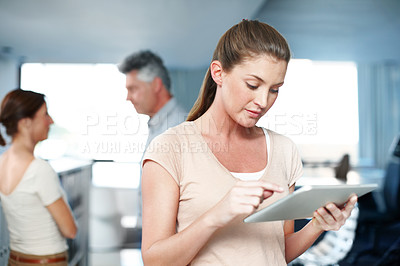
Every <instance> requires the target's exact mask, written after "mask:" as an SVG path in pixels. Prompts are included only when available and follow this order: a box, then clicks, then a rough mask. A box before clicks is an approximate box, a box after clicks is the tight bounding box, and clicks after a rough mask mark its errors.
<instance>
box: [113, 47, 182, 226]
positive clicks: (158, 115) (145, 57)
mask: <svg viewBox="0 0 400 266" xmlns="http://www.w3.org/2000/svg"><path fill="white" fill-rule="evenodd" d="M118 68H119V71H120V72H122V73H123V74H125V76H126V88H127V90H128V94H127V97H126V99H127V100H129V101H130V102H131V103H132V104H133V106H134V107H135V109H136V112H137V113H139V114H145V115H148V116H149V117H150V120H149V122H148V128H149V136H148V138H147V142H146V148H147V147H148V145H149V144H150V142H151V141H152V140H153V138H154V137H156V136H157V135H159V134H161V133H163V132H164V131H165V130H167V129H168V128H170V127H173V126H176V125H178V124H180V123H181V122H183V121H185V120H186V117H187V112H186V111H185V110H184V109H183V108H182V107H181V106H180V105H179V104H178V103H177V101H176V99H175V98H174V97H173V96H172V94H171V79H170V77H169V73H168V70H167V68H166V67H165V66H164V63H163V61H162V59H161V58H160V57H159V56H158V55H156V54H154V53H153V52H151V51H148V50H146V51H140V52H137V53H134V54H132V55H130V56H128V57H126V58H125V60H124V61H123V62H122V63H121V64H120V65H119V66H118ZM141 210H142V201H141V186H139V214H138V221H137V226H138V227H139V228H141V227H142V211H141Z"/></svg>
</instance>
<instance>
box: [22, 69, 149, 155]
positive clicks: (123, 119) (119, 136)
mask: <svg viewBox="0 0 400 266" xmlns="http://www.w3.org/2000/svg"><path fill="white" fill-rule="evenodd" d="M21 87H22V88H23V89H29V90H33V91H37V92H41V93H44V94H45V95H46V96H47V104H48V109H49V113H50V115H51V116H52V118H53V120H54V122H55V124H54V125H53V127H52V128H51V131H50V136H49V139H48V140H47V141H44V142H42V143H40V145H39V146H38V147H37V149H36V152H37V153H39V155H40V156H42V157H45V158H57V157H59V156H62V155H72V156H76V157H80V158H89V159H97V160H114V161H125V162H139V161H140V159H141V156H142V153H143V151H144V147H145V143H146V140H147V136H148V129H147V121H148V117H147V116H145V115H139V114H137V113H136V111H135V109H134V108H133V106H132V104H131V103H130V102H127V101H126V89H125V77H124V75H123V74H121V73H120V72H119V71H118V69H117V68H116V66H115V65H111V64H24V65H23V67H22V73H21Z"/></svg>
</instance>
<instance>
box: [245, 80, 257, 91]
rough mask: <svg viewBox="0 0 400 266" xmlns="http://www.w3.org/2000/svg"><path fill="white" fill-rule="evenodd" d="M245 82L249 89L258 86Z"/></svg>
mask: <svg viewBox="0 0 400 266" xmlns="http://www.w3.org/2000/svg"><path fill="white" fill-rule="evenodd" d="M246 84H247V87H249V89H252V90H255V89H257V88H258V86H255V85H251V84H249V83H247V82H246Z"/></svg>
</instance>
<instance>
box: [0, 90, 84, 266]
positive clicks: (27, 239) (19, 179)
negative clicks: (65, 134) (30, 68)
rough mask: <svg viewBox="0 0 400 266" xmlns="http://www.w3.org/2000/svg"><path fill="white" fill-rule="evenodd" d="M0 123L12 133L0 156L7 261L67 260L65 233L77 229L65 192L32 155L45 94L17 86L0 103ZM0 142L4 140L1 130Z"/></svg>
mask: <svg viewBox="0 0 400 266" xmlns="http://www.w3.org/2000/svg"><path fill="white" fill-rule="evenodd" d="M0 123H1V124H2V125H3V126H4V127H5V130H6V133H7V135H9V136H10V137H11V139H12V141H11V145H10V147H9V148H8V149H7V150H6V151H5V152H4V153H3V154H2V155H1V156H0V197H1V203H2V206H3V210H4V214H5V217H6V220H7V224H8V229H9V233H10V249H11V251H10V258H9V263H8V265H31V264H32V265H37V264H46V265H60V266H61V265H68V253H67V249H68V246H67V243H66V238H74V237H75V235H76V232H77V226H76V224H75V219H74V217H73V214H72V212H71V209H70V207H69V205H68V203H67V199H66V194H65V192H64V190H63V189H62V187H61V184H60V181H59V178H58V176H57V174H56V172H55V171H54V170H53V168H52V167H51V166H50V165H49V164H48V163H47V162H46V161H44V160H42V159H39V158H35V157H34V148H35V146H36V144H37V143H38V142H39V141H42V140H45V139H47V137H48V133H49V129H50V125H51V124H53V119H52V118H51V117H50V115H49V114H48V113H47V105H46V102H45V96H44V95H43V94H40V93H36V92H32V91H24V90H21V89H16V90H13V91H11V92H9V93H8V94H7V95H6V96H5V97H4V99H3V101H2V103H1V107H0ZM0 145H2V146H5V145H6V142H5V140H4V138H3V137H2V136H1V133H0Z"/></svg>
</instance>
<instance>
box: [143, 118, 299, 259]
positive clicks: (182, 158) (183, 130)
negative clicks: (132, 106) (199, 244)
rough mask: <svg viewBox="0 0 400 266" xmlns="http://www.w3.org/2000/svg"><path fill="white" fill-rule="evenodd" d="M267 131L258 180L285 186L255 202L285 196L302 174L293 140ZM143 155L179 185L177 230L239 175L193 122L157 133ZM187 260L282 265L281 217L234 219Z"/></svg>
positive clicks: (283, 255) (182, 227)
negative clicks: (267, 145)
mask: <svg viewBox="0 0 400 266" xmlns="http://www.w3.org/2000/svg"><path fill="white" fill-rule="evenodd" d="M268 133H269V136H270V145H271V146H270V154H269V155H268V156H269V162H268V164H267V168H266V170H265V172H264V174H263V176H262V177H261V180H265V181H269V182H273V183H276V184H279V185H281V186H282V187H283V188H285V191H284V193H275V194H274V195H273V196H272V197H270V198H268V199H267V200H264V202H263V203H262V204H261V206H260V208H264V207H266V206H268V205H269V204H271V203H272V202H275V201H276V200H278V199H279V198H281V197H284V196H286V195H287V194H288V193H289V187H290V186H291V185H293V184H294V183H295V182H296V180H297V179H298V178H300V176H301V175H302V163H301V159H300V156H299V154H298V151H297V148H296V146H295V145H294V143H293V142H292V141H291V140H290V139H289V138H287V137H285V136H282V135H279V134H277V133H275V132H273V131H270V130H268ZM213 148H214V149H215V148H216V147H213ZM217 148H218V147H217ZM220 148H221V149H223V148H224V147H220ZM266 152H267V151H266ZM146 160H153V161H155V162H157V163H158V164H160V165H161V166H163V167H164V168H165V169H166V170H167V171H168V172H169V174H170V175H171V176H172V178H173V179H174V180H175V182H176V183H177V184H178V186H179V189H180V196H179V210H178V216H177V221H176V222H177V232H180V231H182V230H183V229H185V228H186V227H187V226H189V225H190V224H191V223H193V222H194V221H195V220H196V219H197V218H198V217H199V216H201V215H202V214H203V213H204V212H206V211H207V210H209V209H210V208H211V207H213V206H214V205H215V204H216V203H217V202H218V201H220V200H221V199H222V198H223V197H224V196H225V195H226V194H227V193H228V191H229V190H230V189H231V188H232V187H233V186H234V185H235V183H236V182H237V180H238V179H236V178H235V177H233V175H232V174H231V173H230V172H229V170H228V169H226V168H225V167H224V166H223V165H222V164H221V163H220V162H219V161H218V160H217V158H216V157H215V156H214V154H213V153H212V152H211V150H210V148H209V147H208V145H207V143H206V141H205V140H204V138H203V137H202V135H201V132H200V130H199V129H198V128H197V127H196V125H195V124H194V123H193V122H184V123H182V124H180V125H178V126H176V127H174V128H171V129H169V130H167V131H166V132H164V133H163V134H161V135H159V136H158V137H156V138H155V139H154V140H153V141H152V142H151V143H150V145H149V147H148V149H147V150H146V153H145V155H144V158H143V162H144V163H145V162H146ZM161 220H162V219H161ZM190 265H286V261H285V243H284V233H283V221H276V222H266V223H252V224H247V223H244V222H243V221H241V220H240V221H234V222H232V223H231V224H229V225H228V226H226V227H224V228H222V229H220V230H218V231H217V232H216V233H215V234H214V235H213V236H212V237H211V238H210V240H209V241H208V242H207V244H206V245H205V246H204V247H203V248H202V249H201V251H200V252H199V253H198V254H197V256H196V257H195V258H194V259H193V261H192V262H191V264H190Z"/></svg>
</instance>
